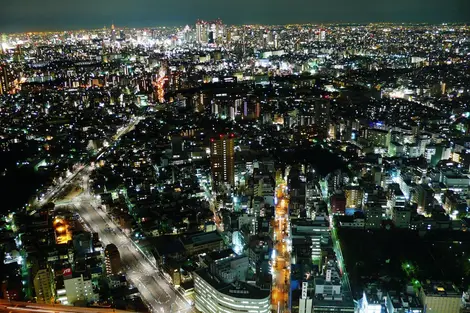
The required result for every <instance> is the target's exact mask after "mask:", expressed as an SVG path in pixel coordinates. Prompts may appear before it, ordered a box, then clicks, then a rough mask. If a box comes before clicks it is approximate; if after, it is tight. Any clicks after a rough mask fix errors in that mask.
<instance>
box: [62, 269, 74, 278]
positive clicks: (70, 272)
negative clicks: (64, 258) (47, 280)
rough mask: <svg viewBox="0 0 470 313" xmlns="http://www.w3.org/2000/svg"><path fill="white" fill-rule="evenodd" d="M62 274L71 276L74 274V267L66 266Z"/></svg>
mask: <svg viewBox="0 0 470 313" xmlns="http://www.w3.org/2000/svg"><path fill="white" fill-rule="evenodd" d="M62 275H63V276H70V275H72V269H71V268H70V267H69V268H66V269H64V270H63V271H62Z"/></svg>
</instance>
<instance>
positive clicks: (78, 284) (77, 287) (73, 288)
mask: <svg viewBox="0 0 470 313" xmlns="http://www.w3.org/2000/svg"><path fill="white" fill-rule="evenodd" d="M64 285H65V295H64V294H63V291H62V292H59V291H58V294H59V293H62V296H64V297H67V303H68V304H74V303H75V302H76V301H86V302H90V301H95V300H97V299H98V295H97V294H95V293H93V285H92V282H91V279H90V278H86V277H83V275H80V276H77V277H73V278H69V279H65V280H64Z"/></svg>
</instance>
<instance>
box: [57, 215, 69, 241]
mask: <svg viewBox="0 0 470 313" xmlns="http://www.w3.org/2000/svg"><path fill="white" fill-rule="evenodd" d="M53 225H54V230H55V235H56V238H55V240H56V243H57V244H66V243H68V242H69V241H70V240H72V232H71V231H70V226H69V225H68V224H67V222H66V221H65V220H64V219H62V218H59V217H57V218H55V219H54V222H53Z"/></svg>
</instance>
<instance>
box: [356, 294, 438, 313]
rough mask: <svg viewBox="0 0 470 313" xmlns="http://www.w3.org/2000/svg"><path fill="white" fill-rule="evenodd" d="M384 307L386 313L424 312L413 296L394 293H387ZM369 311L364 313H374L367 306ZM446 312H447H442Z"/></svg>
mask: <svg viewBox="0 0 470 313" xmlns="http://www.w3.org/2000/svg"><path fill="white" fill-rule="evenodd" d="M385 299H386V300H385V306H386V308H387V312H388V313H401V312H404V313H422V312H424V309H423V305H422V304H421V302H420V301H419V299H418V298H417V297H416V296H415V295H408V294H402V293H396V292H389V293H388V294H387V297H386V298H385ZM368 309H369V310H368V311H365V313H369V312H371V313H375V312H378V311H377V310H376V311H373V310H372V308H371V305H369V308H368ZM443 312H447V311H443Z"/></svg>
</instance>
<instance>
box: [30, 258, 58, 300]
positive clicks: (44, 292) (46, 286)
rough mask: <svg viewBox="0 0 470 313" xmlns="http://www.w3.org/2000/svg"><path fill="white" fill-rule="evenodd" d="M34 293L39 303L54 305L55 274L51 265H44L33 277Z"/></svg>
mask: <svg viewBox="0 0 470 313" xmlns="http://www.w3.org/2000/svg"><path fill="white" fill-rule="evenodd" d="M33 277H34V278H33V285H34V292H35V293H36V301H37V303H54V298H55V282H54V273H53V272H52V269H51V268H50V267H49V265H42V266H40V268H39V269H38V270H37V271H36V273H34V275H33Z"/></svg>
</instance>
